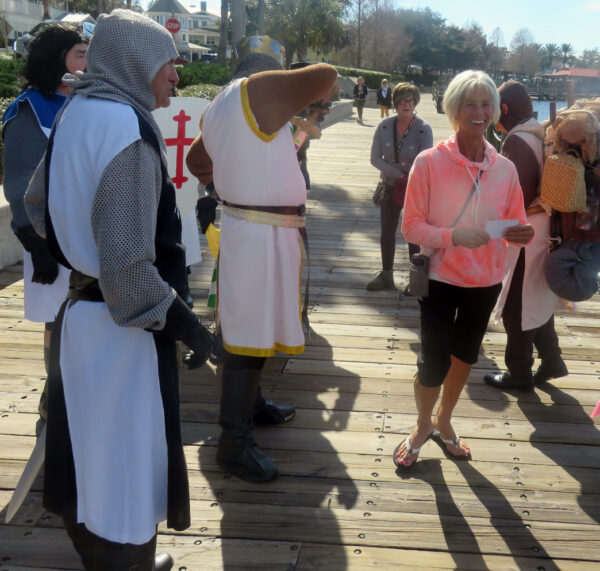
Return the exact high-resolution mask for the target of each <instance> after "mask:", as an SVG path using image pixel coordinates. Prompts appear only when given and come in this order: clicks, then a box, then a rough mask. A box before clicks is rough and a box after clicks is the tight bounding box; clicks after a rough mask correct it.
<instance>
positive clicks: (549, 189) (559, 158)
mask: <svg viewBox="0 0 600 571" xmlns="http://www.w3.org/2000/svg"><path fill="white" fill-rule="evenodd" d="M540 198H541V199H542V201H543V202H545V203H546V204H549V205H550V206H551V207H552V208H554V209H555V210H558V211H559V212H580V211H581V210H583V209H584V208H585V204H586V192H585V168H584V166H583V163H582V162H581V160H580V159H578V158H577V157H574V156H573V155H568V154H565V153H558V154H556V155H550V156H549V157H546V161H545V163H544V172H543V175H542V189H541V194H540Z"/></svg>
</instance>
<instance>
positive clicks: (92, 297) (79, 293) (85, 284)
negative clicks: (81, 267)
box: [67, 270, 104, 302]
mask: <svg viewBox="0 0 600 571" xmlns="http://www.w3.org/2000/svg"><path fill="white" fill-rule="evenodd" d="M67 299H70V300H72V301H96V302H100V301H104V296H103V295H102V291H101V290H100V285H99V284H98V280H97V279H96V278H93V277H91V276H86V275H85V274H82V273H81V272H78V271H77V270H71V275H70V276H69V291H68V293H67Z"/></svg>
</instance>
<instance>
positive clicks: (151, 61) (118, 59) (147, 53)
mask: <svg viewBox="0 0 600 571" xmlns="http://www.w3.org/2000/svg"><path fill="white" fill-rule="evenodd" d="M177 55H178V54H177V49H176V48H175V42H174V41H173V36H172V35H171V33H170V32H168V31H167V30H166V28H163V27H162V26H161V25H160V24H159V23H158V22H155V21H154V20H152V19H150V18H149V17H148V16H144V15H141V14H138V13H136V12H132V11H131V10H113V11H112V12H111V13H110V14H100V16H98V23H97V25H96V28H95V30H94V35H93V36H92V39H91V41H90V46H89V48H88V51H87V72H78V73H77V74H76V75H71V74H66V75H65V76H64V77H63V82H64V83H65V85H68V86H69V87H73V88H74V92H73V93H72V95H71V97H72V96H74V95H84V96H86V97H101V98H103V99H110V100H112V101H118V102H120V103H124V104H126V105H131V106H132V107H134V108H135V109H136V110H137V111H139V112H140V114H141V115H142V116H143V117H144V118H145V119H146V120H147V121H148V123H150V125H151V126H152V128H153V129H154V132H155V133H156V134H157V136H158V140H159V141H160V143H161V145H163V150H164V142H163V138H162V136H161V135H160V131H159V129H158V126H157V125H156V122H155V121H154V118H153V117H152V111H153V110H154V109H155V107H156V97H155V95H154V92H153V91H152V80H153V79H154V77H155V76H156V74H157V72H158V70H159V69H160V68H161V67H162V66H163V65H164V64H166V63H167V62H169V61H170V60H172V59H174V58H176V57H177Z"/></svg>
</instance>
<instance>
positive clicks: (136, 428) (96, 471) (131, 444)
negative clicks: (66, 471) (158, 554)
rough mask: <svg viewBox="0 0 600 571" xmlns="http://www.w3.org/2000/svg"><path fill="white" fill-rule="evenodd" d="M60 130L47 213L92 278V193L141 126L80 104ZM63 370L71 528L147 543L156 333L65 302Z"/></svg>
mask: <svg viewBox="0 0 600 571" xmlns="http://www.w3.org/2000/svg"><path fill="white" fill-rule="evenodd" d="M107 118H110V120H107ZM61 126H62V129H58V130H57V132H56V138H55V143H54V150H53V153H52V161H51V166H50V189H51V192H50V195H49V203H48V207H49V211H50V215H51V218H52V222H53V226H54V230H55V233H56V237H57V240H58V242H59V244H60V246H61V249H62V251H63V253H64V255H65V257H66V258H67V259H68V260H69V262H70V263H71V265H72V266H73V267H74V268H76V269H77V270H79V271H80V272H83V273H84V274H86V275H88V276H92V277H95V278H98V276H99V273H100V261H99V254H98V249H97V247H96V242H95V239H94V234H93V231H92V227H91V224H90V220H91V212H92V207H93V203H94V199H95V196H96V189H97V187H98V184H99V181H100V179H101V177H102V175H103V173H104V170H105V168H106V166H107V165H108V164H109V163H110V162H111V161H112V160H113V159H114V157H115V156H117V155H118V154H119V153H120V152H121V151H123V149H125V148H127V147H128V146H129V145H131V144H132V143H134V142H135V141H137V140H139V139H140V132H139V125H138V120H137V117H136V115H135V113H134V112H133V110H132V108H131V107H129V106H127V105H123V104H121V103H117V102H113V101H108V100H105V99H95V98H85V97H81V96H77V97H75V98H74V99H73V100H72V102H71V103H70V104H69V105H68V106H67V108H66V110H65V112H64V114H63V116H62V117H61ZM90 133H101V134H102V136H101V137H92V136H90ZM69 139H70V140H78V141H83V142H85V144H83V145H81V147H80V148H77V149H74V148H73V146H72V145H67V144H66V143H67V141H68V140H69ZM60 366H61V373H62V381H63V387H64V393H65V403H66V407H67V416H68V421H69V433H70V435H71V441H72V448H73V460H74V464H75V476H76V485H77V520H78V522H83V523H85V526H86V528H87V529H88V530H90V531H91V532H93V533H95V534H97V535H99V536H100V537H102V538H104V539H108V540H109V541H114V542H118V543H133V544H141V543H145V542H147V541H149V540H150V539H151V538H152V536H153V535H154V534H155V532H156V530H155V526H156V525H157V524H158V523H159V522H160V521H162V520H164V519H165V518H166V513H167V442H166V436H165V424H164V408H163V403H162V397H161V393H160V384H159V374H158V359H157V353H156V346H155V343H154V337H153V334H152V333H150V332H148V331H145V330H144V329H140V328H135V327H120V326H118V325H117V324H116V323H115V321H114V320H113V318H112V317H111V315H110V313H109V311H108V308H107V306H106V304H105V303H102V302H88V301H77V302H75V303H72V302H69V305H68V306H67V308H66V311H65V316H64V320H63V326H62V330H61V345H60ZM124 435H127V437H126V438H124V437H123V436H124Z"/></svg>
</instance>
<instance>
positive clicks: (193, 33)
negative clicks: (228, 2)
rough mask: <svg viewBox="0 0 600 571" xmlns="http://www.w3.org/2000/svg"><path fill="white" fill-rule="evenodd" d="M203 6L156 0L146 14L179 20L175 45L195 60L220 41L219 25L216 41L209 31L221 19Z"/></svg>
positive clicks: (162, 24) (160, 21)
mask: <svg viewBox="0 0 600 571" xmlns="http://www.w3.org/2000/svg"><path fill="white" fill-rule="evenodd" d="M1 1H3V0H0V2H1ZM201 8H203V10H201V11H200V12H198V13H196V14H191V13H190V12H189V11H188V10H187V8H185V6H183V5H182V4H180V3H179V2H178V1H177V0H156V1H155V2H154V3H152V4H151V5H150V6H149V7H148V10H146V15H147V16H149V17H150V18H152V19H153V20H155V21H157V22H158V23H159V24H160V25H161V26H165V24H166V23H167V21H168V20H172V19H175V20H177V21H178V22H179V26H180V27H179V31H178V32H176V33H175V34H173V39H174V40H175V46H176V47H177V51H178V52H179V55H180V56H181V57H183V58H185V59H187V60H188V61H193V60H197V59H200V55H201V54H202V53H203V52H209V51H211V49H212V48H211V47H209V46H214V45H217V44H218V43H219V32H218V26H217V33H216V36H217V39H216V42H214V41H213V39H212V38H213V35H214V34H212V33H210V34H209V33H208V32H207V31H208V30H209V28H210V27H211V26H209V22H213V21H214V20H212V18H216V20H217V22H218V20H219V19H218V18H217V17H216V16H214V15H213V14H209V13H208V12H206V2H201ZM205 30H206V32H205ZM200 44H204V45H200Z"/></svg>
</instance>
